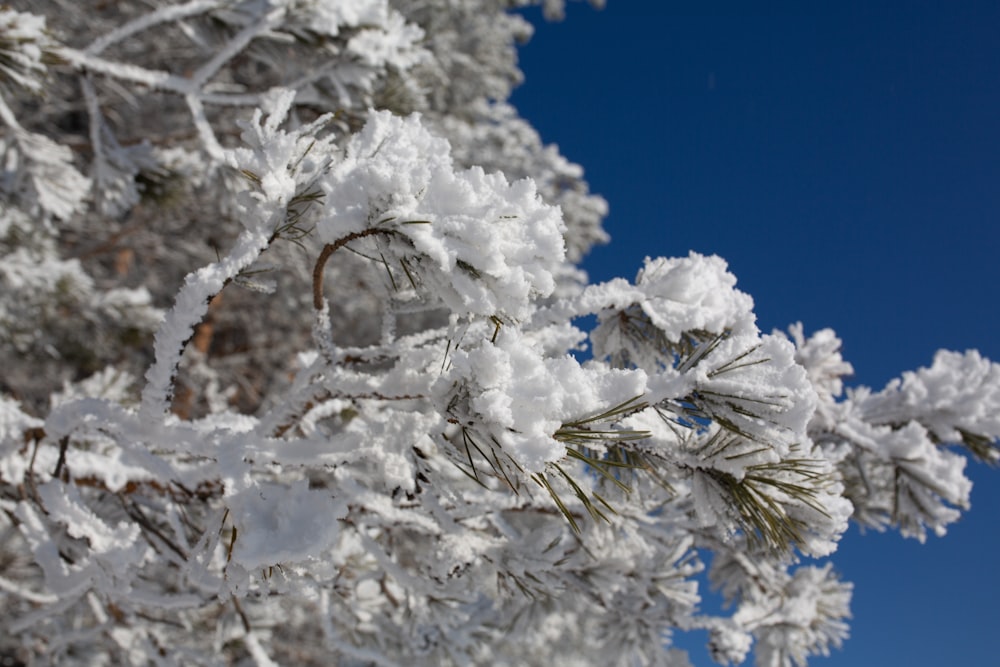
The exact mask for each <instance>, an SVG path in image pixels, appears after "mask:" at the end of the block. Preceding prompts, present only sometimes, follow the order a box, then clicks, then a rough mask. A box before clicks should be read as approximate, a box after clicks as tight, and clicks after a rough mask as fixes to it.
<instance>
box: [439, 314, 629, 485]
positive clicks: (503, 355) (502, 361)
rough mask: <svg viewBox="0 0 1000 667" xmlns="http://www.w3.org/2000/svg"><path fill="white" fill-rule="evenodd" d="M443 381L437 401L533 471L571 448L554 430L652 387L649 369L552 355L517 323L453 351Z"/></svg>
mask: <svg viewBox="0 0 1000 667" xmlns="http://www.w3.org/2000/svg"><path fill="white" fill-rule="evenodd" d="M449 361H450V362H451V370H450V372H449V373H448V374H447V375H445V376H443V377H442V378H441V380H440V381H439V382H438V384H437V391H436V394H437V404H438V406H439V410H440V411H441V413H442V414H445V415H451V416H452V417H453V418H454V419H456V420H457V421H458V422H459V423H460V424H462V425H467V426H469V427H470V428H471V429H472V430H473V431H474V432H475V433H477V434H478V435H480V436H481V437H482V438H483V439H484V443H485V444H486V445H489V443H490V442H494V441H495V442H497V443H499V445H500V446H501V447H502V448H503V451H504V452H506V453H507V454H509V455H510V456H511V457H513V458H514V459H515V460H516V461H517V462H518V464H520V465H521V466H522V467H523V468H525V469H526V470H528V471H531V472H538V471H541V470H542V469H544V467H545V464H546V463H550V462H553V461H557V460H559V459H561V458H562V457H563V456H565V454H566V446H565V445H564V444H563V443H562V442H560V441H558V440H556V439H555V438H554V437H553V435H554V434H555V433H556V431H557V430H559V428H560V427H561V426H562V425H563V424H566V423H568V422H572V421H574V420H579V419H582V418H587V417H591V416H593V415H596V414H600V413H603V412H605V411H606V410H608V409H609V408H611V407H614V406H617V405H620V404H622V403H624V402H626V401H628V400H630V399H633V398H636V397H638V396H641V395H642V394H643V393H644V392H645V389H646V374H645V373H644V372H643V371H641V370H635V371H627V370H615V369H609V368H607V367H604V366H599V365H585V366H581V365H580V364H579V363H578V362H577V361H576V360H575V359H573V358H572V357H570V356H568V355H567V356H563V357H558V358H545V357H543V356H542V355H541V354H540V353H539V351H538V350H537V349H536V348H535V347H534V345H533V344H532V343H531V341H530V340H529V339H527V338H525V337H523V336H522V335H520V333H519V332H517V331H513V330H512V331H503V332H501V334H500V335H499V336H498V338H497V340H496V342H495V343H491V342H490V341H488V340H486V341H483V342H482V343H481V344H478V345H476V346H475V347H472V348H469V349H459V350H456V351H454V352H453V353H452V355H451V357H450V359H449Z"/></svg>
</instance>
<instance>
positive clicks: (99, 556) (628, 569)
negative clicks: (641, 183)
mask: <svg viewBox="0 0 1000 667" xmlns="http://www.w3.org/2000/svg"><path fill="white" fill-rule="evenodd" d="M526 4H543V5H544V8H545V11H546V14H547V15H548V16H549V17H550V18H558V17H559V16H560V15H561V13H562V9H563V7H562V2H561V1H560V0H545V1H544V2H537V1H536V2H532V1H531V0H459V1H456V0H188V1H186V2H148V1H138V0H120V1H97V0H94V1H91V2H80V3H67V2H62V1H60V0H31V1H30V2H28V1H24V0H22V1H18V0H15V1H14V2H11V3H10V4H7V5H3V6H2V7H0V156H2V158H3V161H2V165H3V166H2V171H0V364H2V366H3V368H4V373H3V377H2V379H0V509H2V512H0V533H2V539H0V602H2V605H3V609H4V612H3V613H2V614H0V655H2V656H3V657H4V658H5V659H9V660H12V661H20V662H23V663H29V662H32V661H38V662H43V663H49V662H51V663H59V664H80V665H100V664H106V665H112V664H115V665H117V664H137V665H138V664H142V665H145V664H157V665H215V664H257V665H272V664H295V665H300V664H301V665H307V664H315V665H330V664H340V665H359V666H360V665H396V664H402V663H407V664H415V665H466V664H483V665H487V664H488V665H583V664H588V665H671V666H682V665H686V664H688V660H687V657H686V655H685V654H684V652H683V651H681V650H679V649H676V648H673V647H672V639H673V637H674V636H676V634H677V633H680V632H685V631H690V630H707V631H708V635H709V638H710V650H711V652H712V654H713V656H714V657H715V658H716V659H717V660H718V661H719V662H720V663H723V664H725V663H741V662H743V661H744V660H746V659H748V656H749V655H750V652H751V651H753V659H754V660H756V662H757V664H758V665H766V666H772V665H773V666H775V667H785V666H792V665H804V664H806V660H807V658H808V657H809V656H811V655H817V654H826V653H828V652H829V651H830V649H831V648H835V647H839V646H840V645H841V643H842V642H843V640H844V639H845V638H846V637H847V634H848V625H847V619H848V618H849V616H850V612H849V604H850V597H851V584H850V583H847V582H843V581H840V580H839V579H838V577H837V575H836V573H835V571H834V569H833V567H832V565H831V564H830V563H829V562H819V563H817V562H815V561H810V562H808V563H804V562H802V558H803V557H809V558H820V559H821V558H824V557H826V556H828V555H830V554H832V553H833V552H834V551H835V549H836V546H837V543H838V540H839V539H840V537H841V535H842V534H843V532H844V531H845V529H846V528H847V526H848V523H849V522H850V521H852V520H853V521H856V522H859V523H860V524H863V525H865V526H869V527H872V528H875V529H879V530H883V529H895V530H899V531H900V532H901V533H902V534H904V535H906V536H912V537H915V538H917V539H919V540H923V539H925V536H926V534H927V532H928V531H930V532H933V533H935V534H937V535H941V534H944V532H945V531H946V529H947V526H948V524H949V523H951V522H953V521H955V520H956V519H957V518H958V516H959V514H960V512H961V510H962V509H963V508H965V507H966V506H967V505H968V502H969V493H970V487H971V484H970V482H969V481H968V479H967V478H966V477H965V475H964V467H965V464H966V460H967V456H971V457H973V458H975V459H978V460H981V461H985V462H987V463H995V462H996V461H997V460H998V458H1000V457H998V449H997V439H998V438H1000V366H998V365H997V364H994V363H992V362H990V361H988V360H986V359H984V358H982V357H981V356H980V355H979V354H978V353H976V352H974V351H970V352H966V353H964V354H959V353H954V352H946V351H942V352H939V353H938V354H937V355H936V356H935V357H934V360H933V363H932V364H931V365H930V367H928V368H922V369H919V370H917V371H915V372H910V373H904V374H903V376H902V377H901V379H899V380H897V381H894V382H892V383H890V384H889V385H888V386H887V387H886V388H885V389H883V390H882V391H872V390H869V389H867V388H858V389H854V390H851V391H847V392H846V394H845V391H844V387H843V378H844V377H845V376H847V375H850V374H851V372H852V369H851V366H850V364H849V363H847V362H846V361H844V360H843V359H842V358H841V355H840V340H839V339H838V338H837V337H836V335H835V334H834V333H833V332H832V331H830V330H822V331H819V332H816V333H813V334H812V335H809V336H807V335H806V333H805V331H804V329H803V327H802V326H801V325H794V326H792V327H790V328H789V330H788V332H787V333H781V332H774V333H770V334H768V333H763V332H761V331H759V330H758V328H757V326H756V324H755V317H754V314H753V301H752V299H751V298H750V297H749V296H748V295H746V294H744V293H743V292H741V291H739V290H738V289H737V288H736V278H735V277H734V276H733V275H732V274H731V273H729V271H728V270H727V266H726V263H725V262H724V261H723V260H722V259H721V258H719V257H715V256H702V255H699V254H696V253H691V254H690V255H688V256H687V257H681V258H672V259H667V258H656V259H652V258H651V259H647V260H646V262H645V264H644V266H642V267H641V268H640V269H639V271H638V274H637V276H636V278H635V279H634V280H632V281H629V280H626V279H616V280H612V281H610V282H606V283H600V284H588V282H587V280H586V276H585V275H584V274H583V273H582V271H580V270H579V268H577V264H578V262H579V261H580V259H581V257H582V256H583V255H584V254H585V253H586V252H587V250H588V249H589V248H590V247H591V246H592V245H593V244H595V243H600V242H605V241H606V240H607V237H606V235H605V233H604V232H603V230H602V228H601V222H602V219H603V217H604V215H605V213H606V204H605V202H604V200H602V199H601V198H600V197H598V196H595V195H593V194H591V193H590V192H589V191H588V188H587V184H586V182H585V181H584V180H583V175H582V169H581V168H580V167H579V166H578V165H575V164H572V163H571V162H569V161H567V160H566V159H565V158H563V157H562V156H561V155H560V154H559V153H558V151H557V150H556V149H555V148H553V147H551V146H546V145H544V144H543V143H542V142H541V140H540V139H539V137H538V135H537V133H535V131H534V130H533V129H532V128H531V125H530V124H529V123H528V122H527V121H525V120H524V119H522V118H520V117H519V116H518V114H517V111H516V110H515V109H514V108H513V107H511V106H510V105H509V104H508V103H507V102H506V100H507V98H508V96H509V94H510V91H511V89H512V87H513V86H515V85H516V84H517V83H518V82H519V81H520V78H521V73H520V71H519V70H518V69H517V65H516V45H517V43H519V42H523V41H524V40H526V39H528V38H529V37H530V34H531V27H530V25H529V24H528V23H526V22H525V21H524V20H523V19H522V18H520V17H519V16H518V15H517V14H514V13H510V10H511V9H513V8H515V7H517V6H520V5H526ZM595 4H598V3H595ZM587 316H595V317H594V318H592V319H587ZM582 321H594V322H596V325H595V326H594V328H593V330H592V331H585V330H583V329H582V328H580V325H579V323H580V322H582ZM581 353H582V354H581ZM584 358H586V359H587V360H586V361H581V359H584ZM707 556H710V559H709V558H708V557H707ZM707 562H710V563H711V565H710V567H707V566H706V563H707ZM708 582H711V585H713V586H715V587H717V588H718V590H719V591H720V592H721V594H722V595H723V596H724V597H725V598H726V600H728V601H729V602H730V603H731V606H730V607H729V608H728V611H727V612H726V613H725V614H724V615H721V616H720V615H713V614H709V613H706V612H705V611H703V609H702V605H701V600H702V596H703V595H704V594H705V590H704V589H705V587H706V586H707V585H709V584H708Z"/></svg>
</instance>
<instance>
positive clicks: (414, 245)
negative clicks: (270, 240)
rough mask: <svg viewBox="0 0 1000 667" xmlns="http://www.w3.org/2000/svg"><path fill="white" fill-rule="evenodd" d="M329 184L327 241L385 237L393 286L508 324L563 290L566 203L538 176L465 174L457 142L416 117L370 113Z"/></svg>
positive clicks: (323, 232) (382, 254) (323, 230)
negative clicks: (548, 201) (559, 274)
mask: <svg viewBox="0 0 1000 667" xmlns="http://www.w3.org/2000/svg"><path fill="white" fill-rule="evenodd" d="M323 188H324V194H325V199H326V206H325V210H324V213H323V220H322V221H321V222H320V223H319V225H318V227H317V234H318V235H319V238H320V239H321V240H323V241H324V242H326V243H328V244H332V243H335V242H336V241H337V240H339V239H343V238H346V237H348V236H351V235H354V236H360V235H370V236H378V237H379V239H378V240H379V242H380V243H379V246H378V250H377V252H378V253H379V255H378V256H379V259H381V260H382V262H383V264H384V265H385V271H386V274H387V277H388V279H389V281H390V282H391V283H392V285H393V287H394V288H401V289H404V290H405V289H407V288H408V287H412V288H413V289H414V290H416V291H417V292H418V294H420V295H421V296H425V297H426V296H431V297H432V298H433V299H434V300H438V299H440V301H442V302H443V305H444V306H446V307H447V308H448V309H449V310H451V311H452V312H454V313H458V314H474V315H485V316H495V317H497V318H499V319H501V320H518V319H521V318H524V317H525V316H526V315H527V314H528V313H529V312H530V310H529V303H530V301H531V300H532V299H534V298H537V297H544V296H548V295H549V294H551V293H552V291H553V290H554V289H555V280H554V277H553V272H554V271H555V269H556V267H558V266H559V265H560V264H561V263H562V261H563V257H564V254H565V251H564V244H563V239H562V232H563V229H564V228H563V224H562V220H561V217H560V214H559V209H557V208H555V207H552V206H548V205H545V204H543V203H542V202H541V200H540V198H539V197H538V195H537V193H536V190H535V186H534V183H532V182H531V181H530V180H527V179H524V180H521V181H518V182H516V183H508V182H507V180H506V178H505V177H504V176H503V175H502V174H498V173H494V174H486V173H485V172H484V171H483V170H482V169H481V168H478V167H472V168H469V169H466V170H461V171H456V170H455V169H454V168H453V166H452V161H451V156H450V154H449V148H448V143H447V142H446V141H444V140H442V139H439V138H437V137H434V136H433V135H431V134H430V133H429V132H428V131H427V130H425V129H424V128H423V126H422V125H421V123H420V119H419V117H417V116H411V117H409V118H406V119H401V118H398V117H394V116H392V115H391V114H389V113H386V112H380V113H373V114H371V115H370V116H369V118H368V122H367V123H366V124H365V127H364V128H363V129H362V130H361V132H359V133H358V134H357V135H355V136H354V137H353V138H352V139H351V140H350V141H349V142H348V144H347V148H346V150H345V155H344V157H343V159H342V160H340V161H339V163H338V164H336V165H335V166H334V167H333V168H332V169H331V173H330V176H329V177H328V178H327V179H325V180H324V182H323Z"/></svg>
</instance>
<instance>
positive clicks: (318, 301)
mask: <svg viewBox="0 0 1000 667" xmlns="http://www.w3.org/2000/svg"><path fill="white" fill-rule="evenodd" d="M397 233H398V232H396V231H395V230H393V229H377V228H375V227H369V228H368V229H366V230H364V231H361V232H351V233H350V234H348V235H347V236H345V237H343V238H340V239H337V240H336V241H334V242H333V243H327V244H326V245H325V246H323V250H322V251H321V252H320V253H319V257H318V258H317V259H316V266H315V267H313V308H315V309H316V310H323V271H324V269H325V268H326V260H328V259H330V255H332V254H333V253H335V252H337V251H338V250H340V249H341V248H343V247H344V246H345V245H347V244H348V243H350V242H351V241H357V240H358V239H363V238H365V237H367V236H376V235H378V234H385V235H387V236H392V235H393V234H397Z"/></svg>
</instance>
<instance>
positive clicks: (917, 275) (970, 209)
mask: <svg viewBox="0 0 1000 667" xmlns="http://www.w3.org/2000/svg"><path fill="white" fill-rule="evenodd" d="M607 5H608V6H607V8H606V9H604V10H603V11H595V10H593V9H592V8H590V7H589V5H586V4H583V3H572V4H571V6H570V7H569V8H568V16H567V19H566V21H565V22H563V23H555V24H546V23H544V22H543V21H542V20H541V19H540V14H539V12H537V11H535V10H531V11H527V12H525V15H526V16H528V17H529V18H530V19H531V20H532V22H533V23H535V24H536V26H537V27H538V29H537V31H536V34H535V37H534V38H533V39H532V41H531V42H530V43H529V44H528V45H527V46H525V47H524V48H523V49H522V51H521V66H522V69H523V70H524V71H525V74H526V82H525V84H524V85H523V86H522V87H521V88H520V89H519V90H518V91H517V92H516V94H515V96H514V100H513V101H514V104H515V105H516V106H517V107H518V108H519V109H520V111H521V113H522V115H523V116H525V117H526V118H527V119H528V120H529V121H531V122H532V123H533V124H534V125H535V127H536V128H537V129H538V130H539V132H540V133H541V135H542V138H543V139H544V140H545V141H546V142H551V143H556V144H558V145H559V146H560V148H561V149H562V152H563V153H564V154H565V155H566V156H567V157H568V158H570V159H571V160H573V161H575V162H578V163H580V164H581V165H583V166H584V168H585V169H586V173H587V178H588V180H589V182H590V184H591V187H592V189H593V190H594V191H596V192H598V193H601V194H602V195H604V196H605V197H606V198H607V199H608V201H609V202H610V205H611V215H610V217H609V218H608V221H607V229H608V231H609V232H610V233H611V235H612V237H613V241H612V243H611V245H609V246H607V247H603V248H599V249H597V250H595V251H594V252H593V253H591V256H590V257H589V258H588V260H587V262H586V265H585V266H586V268H587V270H588V271H589V272H590V274H591V277H592V279H593V280H604V279H608V278H611V277H613V276H619V275H620V276H626V277H629V278H632V277H634V275H635V271H636V269H637V268H638V267H639V266H640V264H641V262H642V258H643V257H644V256H646V255H653V256H657V255H664V256H677V255H686V254H687V253H688V251H689V250H691V249H694V250H697V251H699V252H702V253H715V254H718V255H721V256H722V257H724V258H725V259H726V260H728V262H729V265H730V270H731V271H733V273H734V274H735V275H736V276H737V278H738V279H739V287H740V288H741V289H742V290H743V291H745V292H748V293H749V294H751V295H752V296H753V297H754V300H755V302H756V304H757V315H758V322H759V324H760V327H761V329H763V330H765V331H770V330H771V329H773V328H776V327H781V328H784V327H785V326H786V325H787V324H789V323H791V322H795V321H798V320H801V321H802V322H803V323H804V324H805V326H806V329H807V331H813V330H815V329H818V328H822V327H832V328H834V329H835V330H836V331H837V332H838V333H839V334H840V336H841V338H842V339H843V340H844V353H845V356H846V358H847V359H848V360H849V361H851V362H852V363H853V364H854V367H855V371H856V374H855V377H854V382H855V383H857V384H867V385H870V386H873V387H876V388H881V387H882V386H883V385H884V384H885V383H886V382H887V381H888V380H889V379H891V378H893V377H895V376H897V375H898V374H899V373H900V372H902V371H904V370H909V369H915V368H917V367H919V366H921V365H928V364H929V363H930V361H931V359H932V356H933V354H934V351H935V350H937V349H938V348H950V349H956V350H965V349H969V348H977V349H979V350H980V351H981V352H982V353H983V354H985V355H986V356H988V357H990V358H992V359H994V360H997V361H1000V315H998V311H997V308H998V304H1000V282H998V281H997V263H996V262H997V255H998V252H997V251H998V249H1000V2H996V1H993V2H981V1H979V0H960V1H959V0H950V1H941V2H927V1H924V0H910V1H908V2H901V1H895V0H892V1H889V0H885V1H878V2H868V1H864V0H846V1H843V2H837V3H827V2H819V3H795V4H794V5H793V4H791V3H788V4H787V7H779V6H778V5H777V4H776V3H757V2H739V3H738V2H732V3H720V2H715V3H711V2H708V3H694V2H688V3H678V2H673V1H671V0H608V3H607ZM747 6H753V7H764V8H766V9H762V10H759V11H751V10H748V9H746V7H747ZM740 7H743V9H739V8H740ZM970 465H971V466H972V467H971V471H970V472H971V477H972V479H973V482H974V484H975V486H974V488H973V492H972V503H973V509H972V510H971V511H970V512H969V513H967V514H966V515H965V517H964V518H963V519H962V520H961V521H960V522H959V523H958V524H955V525H954V526H953V528H952V529H951V530H950V531H949V534H948V535H947V536H946V537H944V538H941V539H938V538H929V539H928V542H927V543H926V544H924V545H921V544H919V543H918V542H916V541H913V540H903V539H902V538H900V537H898V536H897V535H895V534H877V533H871V532H869V533H868V534H866V535H863V536H862V535H860V534H859V533H858V531H857V530H856V529H852V530H851V532H850V533H849V534H848V536H847V537H846V538H845V539H844V541H843V542H842V544H841V548H840V550H839V551H838V552H837V553H836V554H835V555H834V557H833V560H834V562H835V564H836V566H837V568H838V569H839V570H840V572H842V573H843V575H844V578H846V579H848V580H851V581H854V582H855V584H856V589H855V595H854V604H853V612H854V619H853V622H852V637H851V639H850V640H849V641H848V642H847V644H846V645H845V648H844V650H843V651H841V652H839V653H837V654H835V655H834V656H832V657H831V658H826V659H824V658H817V659H814V660H813V661H811V663H810V664H811V665H814V666H818V667H841V666H848V665H849V666H850V667H869V666H870V667H876V666H877V667H883V666H885V665H906V666H907V667H925V666H926V667H940V666H941V665H1000V650H998V649H997V648H996V646H997V637H996V635H994V632H996V631H997V626H998V625H1000V609H998V606H997V604H996V602H995V597H996V596H998V595H1000V470H994V469H988V468H985V467H984V466H982V465H978V464H970ZM702 643H703V638H702V637H695V641H694V644H695V645H700V644H702ZM692 660H693V662H694V664H695V665H698V666H700V665H707V664H711V663H710V661H709V660H708V658H707V657H706V655H705V654H704V652H698V651H693V652H692Z"/></svg>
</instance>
